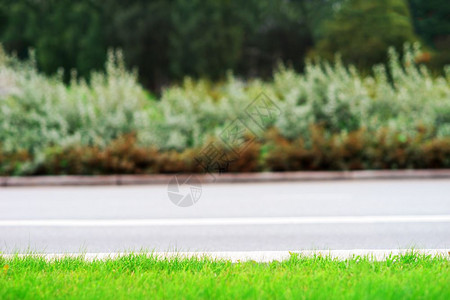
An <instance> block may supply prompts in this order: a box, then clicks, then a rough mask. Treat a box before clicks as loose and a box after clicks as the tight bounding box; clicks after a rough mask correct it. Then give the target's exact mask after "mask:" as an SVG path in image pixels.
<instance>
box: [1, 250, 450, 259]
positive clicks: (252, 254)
mask: <svg viewBox="0 0 450 300" xmlns="http://www.w3.org/2000/svg"><path fill="white" fill-rule="evenodd" d="M408 253H416V254H423V255H430V256H433V257H435V256H441V257H444V258H447V259H450V250H449V249H413V250H412V249H383V250H380V249H352V250H303V251H228V252H128V253H127V252H120V253H118V252H113V253H47V254H39V253H30V254H20V253H18V254H0V257H2V258H5V259H11V258H13V257H16V256H17V257H27V256H31V257H43V258H44V259H46V260H54V259H62V258H65V257H82V258H83V259H85V260H87V261H93V260H106V259H117V258H120V257H122V256H127V255H147V256H148V257H157V258H158V259H189V258H208V259H214V260H230V261H232V262H239V261H255V262H271V261H285V260H288V259H289V258H290V257H291V255H293V254H298V255H300V256H304V257H314V256H321V257H331V258H333V259H338V260H345V259H350V258H355V257H358V256H360V257H367V258H369V259H371V260H375V261H382V260H386V259H387V258H389V257H392V256H395V255H404V254H408Z"/></svg>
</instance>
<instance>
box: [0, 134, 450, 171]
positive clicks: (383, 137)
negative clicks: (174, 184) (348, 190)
mask: <svg viewBox="0 0 450 300" xmlns="http://www.w3.org/2000/svg"><path fill="white" fill-rule="evenodd" d="M311 135H312V143H310V144H309V145H307V144H306V143H305V141H304V140H303V139H297V140H294V141H289V140H287V139H285V138H283V137H282V136H281V135H280V134H279V133H278V132H277V131H276V130H274V129H273V130H270V131H269V132H268V133H267V135H266V136H265V137H264V138H263V139H261V140H254V141H252V139H250V138H249V139H247V143H244V145H243V146H242V147H241V148H235V149H229V148H227V147H226V146H225V145H224V144H222V143H221V141H212V142H211V143H213V144H214V145H215V147H214V149H216V150H218V154H220V156H214V157H215V159H210V160H208V159H207V158H211V156H207V155H206V154H205V153H207V151H208V147H209V145H210V144H211V143H210V144H208V145H205V146H204V147H203V148H196V149H187V150H184V151H181V152H178V151H175V150H172V151H158V150H156V149H155V148H148V147H142V146H139V145H138V143H137V141H136V136H135V135H134V134H128V135H124V136H122V137H120V138H118V139H116V140H114V141H113V142H112V143H111V144H110V145H108V146H107V147H105V148H99V147H96V146H76V147H69V148H66V149H63V148H59V147H53V148H47V151H46V155H45V158H44V159H43V160H42V162H41V163H40V164H39V166H38V167H37V168H36V169H35V171H33V172H32V173H29V174H26V175H69V174H70V175H97V174H158V173H205V172H214V173H221V172H257V171H300V170H308V171H309V170H362V169H410V168H416V169H417V168H430V169H433V168H450V138H434V139H426V138H425V137H424V136H423V135H422V136H421V135H418V136H417V138H415V139H414V140H404V139H403V138H402V136H401V135H400V134H397V135H392V134H390V133H389V132H388V131H387V130H385V129H382V130H380V131H379V132H378V133H377V134H376V135H375V136H373V135H368V134H367V132H365V131H364V130H363V129H361V130H357V131H353V132H350V133H348V134H346V135H339V134H335V135H331V136H328V137H327V136H326V135H325V134H324V132H323V128H320V127H313V128H312V129H311ZM224 158H225V159H224ZM32 160H33V157H32V156H31V155H30V154H29V153H27V151H20V152H16V153H14V154H9V155H5V154H1V153H0V175H16V174H18V171H19V170H22V168H21V166H20V165H21V164H26V163H29V162H31V161H32Z"/></svg>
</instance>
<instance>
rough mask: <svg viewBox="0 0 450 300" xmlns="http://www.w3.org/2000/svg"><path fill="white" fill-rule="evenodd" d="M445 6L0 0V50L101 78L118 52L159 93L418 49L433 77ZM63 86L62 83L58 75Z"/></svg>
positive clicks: (449, 8) (388, 0)
mask: <svg viewBox="0 0 450 300" xmlns="http://www.w3.org/2000/svg"><path fill="white" fill-rule="evenodd" d="M449 36H450V5H449V4H448V1H446V0H376V1H374V0H290V1H289V0H248V1H241V0H152V1H144V0H130V1H120V0H77V1H72V0H0V43H2V44H3V46H4V48H5V49H6V50H7V52H10V53H16V54H17V56H18V57H19V58H22V59H23V58H27V57H28V55H29V52H28V49H29V48H33V49H35V50H36V61H37V66H38V69H39V70H40V71H43V72H45V73H46V74H54V73H56V72H57V70H58V69H59V68H64V69H65V70H71V69H76V70H77V72H78V75H79V76H81V77H85V78H88V77H89V76H90V72H91V70H102V69H103V68H104V61H105V60H106V53H107V49H108V48H111V47H114V48H121V49H123V51H124V57H125V61H126V64H127V66H128V67H130V68H132V67H137V68H138V71H139V79H140V81H141V83H142V84H144V86H145V87H147V88H149V89H151V90H153V91H160V90H161V88H162V87H164V86H168V85H169V84H171V83H173V82H179V81H180V80H181V79H182V78H183V77H184V76H192V77H194V78H195V77H197V78H199V77H201V78H210V79H213V80H219V79H224V78H225V76H226V72H227V70H232V71H233V72H234V74H237V75H239V76H242V77H245V78H249V77H262V78H267V77H269V76H270V75H271V74H272V72H273V70H274V69H275V68H276V66H277V65H278V63H279V62H283V63H284V64H287V65H289V66H292V67H293V68H294V69H295V70H297V71H302V70H303V69H304V67H305V58H312V57H316V56H321V57H324V58H328V59H332V58H333V57H334V54H335V53H337V52H339V53H340V54H341V56H342V59H343V61H344V62H345V63H351V64H354V65H356V66H357V68H359V69H360V70H366V71H370V68H371V66H372V65H374V64H375V63H382V62H386V60H387V56H386V53H387V51H386V50H387V48H388V47H389V46H394V47H396V48H397V50H401V47H402V45H403V44H404V43H405V42H414V41H420V42H421V43H422V44H423V45H424V46H425V50H426V51H425V52H424V54H423V55H422V57H420V58H418V59H420V60H421V63H426V64H427V65H428V67H430V68H431V69H432V70H434V71H435V72H440V71H442V66H443V65H445V64H448V63H449V62H450V54H449V53H450V51H449V48H450V37H449ZM64 79H65V81H66V82H67V81H68V80H69V79H70V72H65V75H64Z"/></svg>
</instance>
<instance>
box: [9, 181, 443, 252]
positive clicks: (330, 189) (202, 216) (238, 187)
mask: <svg viewBox="0 0 450 300" xmlns="http://www.w3.org/2000/svg"><path fill="white" fill-rule="evenodd" d="M198 192H199V190H197V194H196V196H200V197H199V199H198V202H197V203H195V204H194V205H192V206H190V207H179V206H176V205H175V204H173V203H172V202H171V201H170V199H169V195H168V191H167V185H154V186H105V187H98V186H97V187H33V188H32V187H29V188H11V187H10V188H0V251H1V252H3V253H13V252H17V251H18V252H27V251H36V252H46V253H55V252H56V253H63V252H120V251H132V250H133V251H136V250H144V249H145V250H156V251H172V250H178V251H271V250H292V251H295V250H304V249H399V248H412V247H414V248H428V249H433V248H440V249H444V248H450V180H449V179H439V180H437V179H436V180H391V181H381V180H379V181H367V180H366V181H364V180H363V181H322V182H290V183H255V184H253V183H247V184H207V185H203V186H202V189H201V194H199V193H198ZM179 193H180V194H181V195H185V194H189V193H190V189H186V188H185V187H183V188H182V189H181V190H180V191H179ZM196 196H194V198H195V197H196Z"/></svg>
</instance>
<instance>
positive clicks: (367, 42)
mask: <svg viewBox="0 0 450 300" xmlns="http://www.w3.org/2000/svg"><path fill="white" fill-rule="evenodd" d="M324 26H325V27H324V28H325V29H324V34H323V36H322V38H321V40H320V41H319V43H318V45H317V48H316V50H317V51H316V53H317V54H318V55H320V56H322V57H325V58H328V59H332V58H333V55H334V54H335V53H336V52H339V53H340V54H341V55H342V58H343V60H344V61H346V62H351V63H354V64H356V65H357V66H359V67H361V68H367V67H370V66H372V65H373V64H376V63H380V62H384V61H385V60H386V50H387V48H388V47H389V46H394V47H396V48H398V49H401V48H402V46H403V44H404V43H405V42H408V41H409V42H412V41H414V40H415V39H416V37H415V34H414V31H413V26H412V22H411V16H410V12H409V7H408V4H407V3H406V1H405V0H377V1H372V0H347V1H344V2H343V3H342V4H341V5H340V6H338V7H337V8H336V12H335V16H334V18H333V19H332V20H331V21H329V22H326V23H325V25H324Z"/></svg>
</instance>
